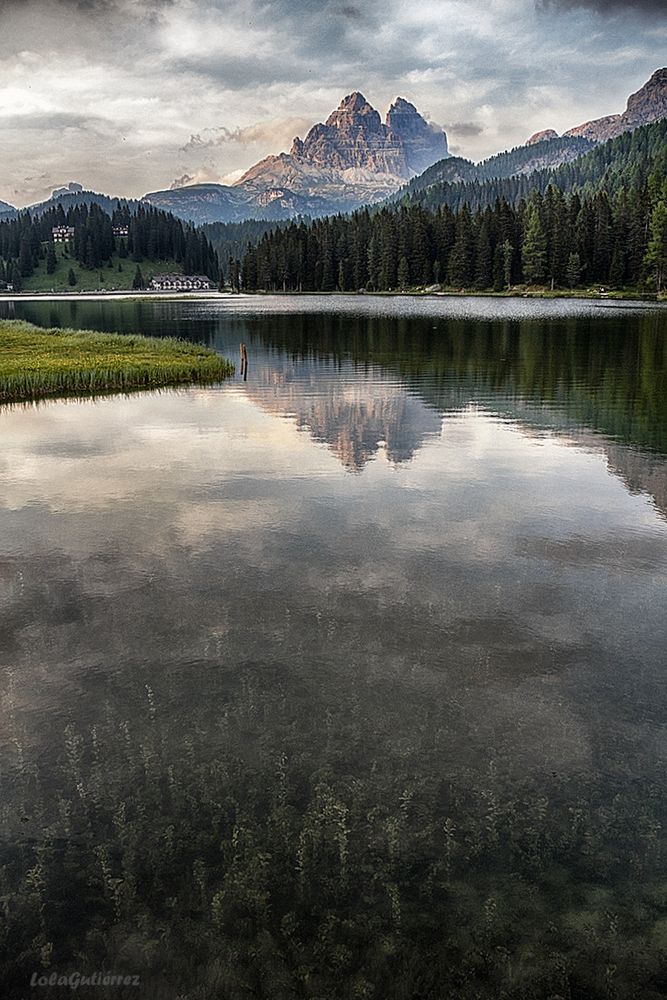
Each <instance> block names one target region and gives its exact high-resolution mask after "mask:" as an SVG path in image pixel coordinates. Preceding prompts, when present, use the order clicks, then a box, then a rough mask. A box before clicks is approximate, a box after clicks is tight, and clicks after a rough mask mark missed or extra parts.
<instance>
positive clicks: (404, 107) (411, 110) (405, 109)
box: [387, 97, 421, 118]
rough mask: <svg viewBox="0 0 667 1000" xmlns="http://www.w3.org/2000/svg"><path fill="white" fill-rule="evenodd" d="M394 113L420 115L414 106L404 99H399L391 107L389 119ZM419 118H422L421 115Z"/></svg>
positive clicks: (388, 113)
mask: <svg viewBox="0 0 667 1000" xmlns="http://www.w3.org/2000/svg"><path fill="white" fill-rule="evenodd" d="M392 111H400V112H402V113H403V114H409V115H418V114H419V112H418V111H417V109H416V107H415V106H414V104H411V103H410V101H406V99H405V98H404V97H397V98H396V100H395V101H394V103H393V104H392V105H390V107H389V111H388V112H387V117H388V116H389V115H390V114H391V112H392ZM419 117H420V118H421V115H420V116H419Z"/></svg>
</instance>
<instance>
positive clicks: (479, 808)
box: [0, 297, 667, 1000]
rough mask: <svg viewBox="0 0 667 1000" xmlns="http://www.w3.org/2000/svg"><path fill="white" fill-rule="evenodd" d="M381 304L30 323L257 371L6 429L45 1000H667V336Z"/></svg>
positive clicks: (584, 316)
mask: <svg viewBox="0 0 667 1000" xmlns="http://www.w3.org/2000/svg"><path fill="white" fill-rule="evenodd" d="M360 299H361V297H360ZM360 299H336V300H320V299H316V298H314V297H313V298H308V299H304V300H302V299H278V300H273V299H266V300H263V299H257V300H252V301H249V300H247V299H243V298H240V299H238V300H235V301H234V302H223V303H220V304H218V303H213V302H207V303H198V302H178V303H175V302H125V303H122V302H108V301H105V302H85V301H80V302H75V303H73V302H65V303H56V304H47V303H44V302H39V303H28V302H21V303H20V304H18V305H16V307H15V312H16V313H20V315H21V318H25V319H30V320H33V321H35V322H42V323H45V324H53V323H56V322H57V323H60V324H62V325H79V326H81V327H92V328H99V329H121V330H128V331H140V332H143V333H164V334H171V335H174V334H176V335H179V336H190V337H193V338H198V339H203V340H205V341H206V342H208V343H211V344H214V345H215V346H216V347H217V348H218V349H219V350H220V351H221V352H223V353H224V354H226V355H227V356H229V357H231V358H234V359H236V358H238V356H239V345H240V344H241V343H243V344H245V345H246V347H247V351H248V376H247V380H244V378H243V376H242V374H241V372H240V371H239V373H238V374H237V376H236V378H235V379H233V380H231V381H230V382H229V383H226V384H224V385H222V386H215V387H211V388H194V389H187V390H183V391H176V392H174V391H167V392H164V393H145V394H137V395H132V396H129V397H127V398H123V397H112V398H105V399H101V400H97V401H95V400H88V401H71V400H69V401H62V402H48V403H44V404H41V405H39V406H31V407H25V408H21V407H11V408H6V409H3V410H0V434H2V441H3V449H2V452H1V453H0V551H1V552H2V556H1V557H0V597H1V602H0V678H1V680H2V690H1V692H0V693H1V696H2V697H1V700H0V719H1V722H2V725H1V726H0V774H1V775H2V779H3V796H2V801H1V802H0V897H1V898H2V899H3V900H4V901H5V905H4V910H3V913H4V917H5V919H4V922H3V923H0V954H1V956H2V957H1V959H0V962H1V963H2V964H0V974H1V975H2V980H3V986H4V987H5V991H6V995H7V997H8V998H10V1000H13V998H14V997H20V996H23V995H24V994H26V983H27V982H29V979H30V974H31V971H32V970H33V969H40V968H49V969H50V968H57V969H66V968H71V967H78V965H80V964H82V963H84V962H85V965H86V968H101V967H105V968H114V969H116V968H118V969H122V970H123V971H127V972H136V973H137V974H140V975H141V977H142V987H143V988H144V992H145V994H146V995H147V996H148V995H150V996H156V997H157V996H164V997H167V998H169V1000H176V997H179V996H180V997H189V998H192V1000H209V998H210V997H212V996H220V997H223V996H224V997H230V998H234V1000H235V998H236V997H242V996H253V997H259V998H266V1000H276V998H279V1000H293V998H295V997H303V998H304V1000H305V998H313V997H330V998H332V1000H333V998H335V1000H337V998H338V997H341V1000H342V998H345V1000H348V998H352V997H355V998H363V1000H405V998H408V997H409V998H412V997H422V998H424V1000H442V997H443V996H447V997H456V998H457V1000H480V998H483V1000H497V998H498V997H500V996H503V997H505V998H507V1000H544V998H545V997H552V998H556V997H564V998H569V1000H583V998H586V1000H609V998H611V997H613V998H614V1000H637V998H639V997H641V998H642V1000H658V998H659V997H660V996H661V995H663V994H664V986H665V979H664V969H665V967H666V966H665V943H666V942H665V935H664V928H665V914H664V853H663V852H664V830H665V829H666V828H667V815H665V800H664V795H662V788H663V786H664V773H665V766H666V765H667V758H666V746H667V744H666V743H665V740H664V723H665V718H666V716H667V706H666V703H665V685H664V666H665V648H667V623H666V620H665V614H664V610H665V599H666V596H667V524H666V523H665V522H666V518H667V466H666V462H667V402H666V399H665V393H666V391H667V390H666V385H665V373H666V371H667V365H666V361H667V329H666V324H665V312H664V311H662V310H646V311H644V310H638V309H633V308H624V307H623V308H617V307H605V308H600V307H598V306H594V305H588V304H583V305H581V304H578V303H577V304H574V305H571V304H567V303H565V304H563V303H521V302H519V303H496V302H492V303H488V302H487V303H485V302H483V301H480V300H472V301H470V302H453V303H445V302H440V301H436V302H426V301H415V302H412V301H410V300H400V301H399V302H396V303H392V302H389V301H385V300H377V299H375V300H368V301H360ZM0 308H3V307H2V305H1V304H0ZM4 308H5V309H6V307H4ZM73 887H74V888H73ZM45 963H46V964H45ZM48 963H50V965H49V964H48Z"/></svg>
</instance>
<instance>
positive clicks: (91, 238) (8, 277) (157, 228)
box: [0, 202, 220, 291]
mask: <svg viewBox="0 0 667 1000" xmlns="http://www.w3.org/2000/svg"><path fill="white" fill-rule="evenodd" d="M58 226H67V227H71V228H72V229H73V230H74V235H73V237H72V239H71V240H70V241H69V242H68V244H67V255H68V256H69V257H70V258H71V259H72V261H76V262H77V263H78V264H79V265H80V266H81V267H82V268H86V269H87V270H95V269H97V268H100V267H104V266H109V264H110V262H111V259H112V257H113V256H114V255H118V256H119V257H122V258H125V257H128V258H130V259H131V260H132V261H135V262H136V263H137V265H138V264H140V263H141V262H142V261H144V260H148V261H161V260H164V261H174V262H175V263H176V264H177V265H179V266H180V267H181V269H182V271H183V273H184V274H205V275H206V276H207V277H208V278H210V279H211V280H212V281H216V282H217V281H218V280H219V277H220V269H219V264H218V256H217V253H216V251H215V250H214V248H213V246H212V244H211V242H210V241H209V240H208V238H207V237H206V235H205V234H204V233H202V232H200V231H198V230H197V229H195V228H194V227H193V226H190V225H187V224H186V223H184V222H182V221H181V220H180V219H177V218H175V216H173V215H171V214H170V213H168V212H163V211H160V210H159V209H156V208H153V207H149V206H143V205H140V206H137V207H136V208H135V207H133V208H130V207H129V206H128V205H127V204H122V203H120V202H119V203H117V206H116V208H114V209H113V211H112V212H111V213H108V212H106V211H105V210H104V209H103V208H102V207H101V206H99V205H97V204H95V203H93V204H78V205H72V206H70V207H68V208H67V209H65V208H64V207H63V206H62V205H60V204H56V205H54V206H53V207H52V208H49V209H47V210H46V211H45V212H43V213H42V214H39V215H33V214H32V213H30V212H21V213H20V214H19V215H18V216H17V217H16V218H13V219H8V220H5V221H2V222H0V281H6V282H9V283H11V284H12V285H13V286H14V289H15V290H16V291H20V289H21V288H22V286H23V282H24V280H25V278H28V277H30V275H32V274H33V272H34V271H35V269H36V268H37V267H38V266H39V265H40V263H41V262H44V263H45V267H46V273H47V274H53V273H54V272H55V270H56V267H57V258H56V248H55V244H54V241H53V229H54V228H56V227H58ZM123 228H127V235H126V236H125V235H117V234H114V229H116V230H117V229H123ZM72 273H73V272H72Z"/></svg>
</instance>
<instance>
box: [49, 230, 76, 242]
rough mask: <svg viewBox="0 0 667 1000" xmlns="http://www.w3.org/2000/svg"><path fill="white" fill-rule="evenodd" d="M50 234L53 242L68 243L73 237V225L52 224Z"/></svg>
mask: <svg viewBox="0 0 667 1000" xmlns="http://www.w3.org/2000/svg"><path fill="white" fill-rule="evenodd" d="M51 236H52V238H53V242H54V243H69V241H70V240H73V239H74V226H54V227H53V229H52V230H51Z"/></svg>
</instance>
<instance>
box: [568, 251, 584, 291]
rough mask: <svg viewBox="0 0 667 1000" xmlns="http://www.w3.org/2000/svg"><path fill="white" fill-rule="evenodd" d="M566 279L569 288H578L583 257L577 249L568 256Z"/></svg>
mask: <svg viewBox="0 0 667 1000" xmlns="http://www.w3.org/2000/svg"><path fill="white" fill-rule="evenodd" d="M565 280H566V281H567V284H568V287H569V288H576V287H577V285H578V284H579V282H580V280H581V258H580V257H579V254H578V253H577V252H576V251H575V252H574V253H571V254H570V256H569V257H568V258H567V268H566V272H565Z"/></svg>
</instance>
